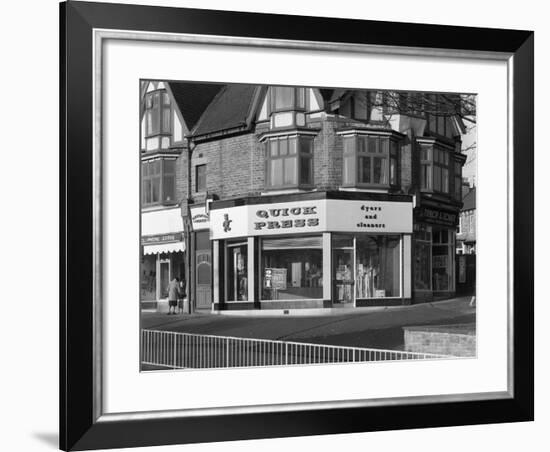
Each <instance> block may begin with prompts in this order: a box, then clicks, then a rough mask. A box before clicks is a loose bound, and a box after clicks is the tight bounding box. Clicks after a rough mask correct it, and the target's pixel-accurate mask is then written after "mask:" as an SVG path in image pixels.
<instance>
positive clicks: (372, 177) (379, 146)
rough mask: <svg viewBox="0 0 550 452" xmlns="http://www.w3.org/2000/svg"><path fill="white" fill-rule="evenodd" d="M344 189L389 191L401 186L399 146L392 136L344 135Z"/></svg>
mask: <svg viewBox="0 0 550 452" xmlns="http://www.w3.org/2000/svg"><path fill="white" fill-rule="evenodd" d="M343 145H344V151H343V171H342V173H343V180H342V185H343V186H344V187H362V188H389V187H390V186H397V185H398V184H399V151H398V149H399V146H398V142H397V140H396V139H394V138H393V137H391V136H389V135H379V134H359V133H353V134H348V135H344V136H343Z"/></svg>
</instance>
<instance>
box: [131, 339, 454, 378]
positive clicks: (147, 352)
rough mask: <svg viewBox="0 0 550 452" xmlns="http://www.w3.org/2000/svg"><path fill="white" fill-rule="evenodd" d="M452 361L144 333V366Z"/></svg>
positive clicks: (350, 349) (355, 349)
mask: <svg viewBox="0 0 550 452" xmlns="http://www.w3.org/2000/svg"><path fill="white" fill-rule="evenodd" d="M441 358H450V356H446V355H435V354H430V353H414V352H405V351H398V350H382V349H376V348H359V347H342V346H335V345H323V344H307V343H302V342H286V341H273V340H266V339H248V338H240V337H226V336H212V335H205V334H189V333H175V332H172V331H158V330H142V331H141V363H142V364H145V365H148V366H150V367H152V368H155V367H159V368H171V369H186V368H187V369H188V368H192V369H205V368H225V367H254V366H283V365H292V364H299V365H303V364H325V363H346V362H364V361H397V360H411V359H441Z"/></svg>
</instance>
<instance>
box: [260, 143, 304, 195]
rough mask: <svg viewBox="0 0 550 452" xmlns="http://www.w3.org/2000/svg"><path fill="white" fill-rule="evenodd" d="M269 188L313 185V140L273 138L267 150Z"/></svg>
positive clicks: (267, 184)
mask: <svg viewBox="0 0 550 452" xmlns="http://www.w3.org/2000/svg"><path fill="white" fill-rule="evenodd" d="M266 154H267V155H266V157H267V158H266V160H267V171H266V174H267V177H266V181H267V183H266V186H267V187H268V188H292V187H299V186H311V185H312V184H313V138H311V137H308V136H300V135H297V136H291V137H289V136H285V137H278V138H271V139H269V140H268V141H267V149H266Z"/></svg>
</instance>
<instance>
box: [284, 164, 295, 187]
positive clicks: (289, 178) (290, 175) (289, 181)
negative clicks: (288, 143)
mask: <svg viewBox="0 0 550 452" xmlns="http://www.w3.org/2000/svg"><path fill="white" fill-rule="evenodd" d="M283 161H284V179H283V184H284V185H294V184H296V158H295V157H289V158H286V159H283Z"/></svg>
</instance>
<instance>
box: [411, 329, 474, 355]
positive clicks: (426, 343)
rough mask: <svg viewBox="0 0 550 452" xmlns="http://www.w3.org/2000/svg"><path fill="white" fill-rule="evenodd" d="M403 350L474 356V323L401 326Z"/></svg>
mask: <svg viewBox="0 0 550 452" xmlns="http://www.w3.org/2000/svg"><path fill="white" fill-rule="evenodd" d="M403 331H404V336H405V338H404V339H405V350H406V351H408V352H418V353H436V354H439V355H451V356H464V357H466V356H476V330H475V324H461V325H437V326H407V327H403Z"/></svg>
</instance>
